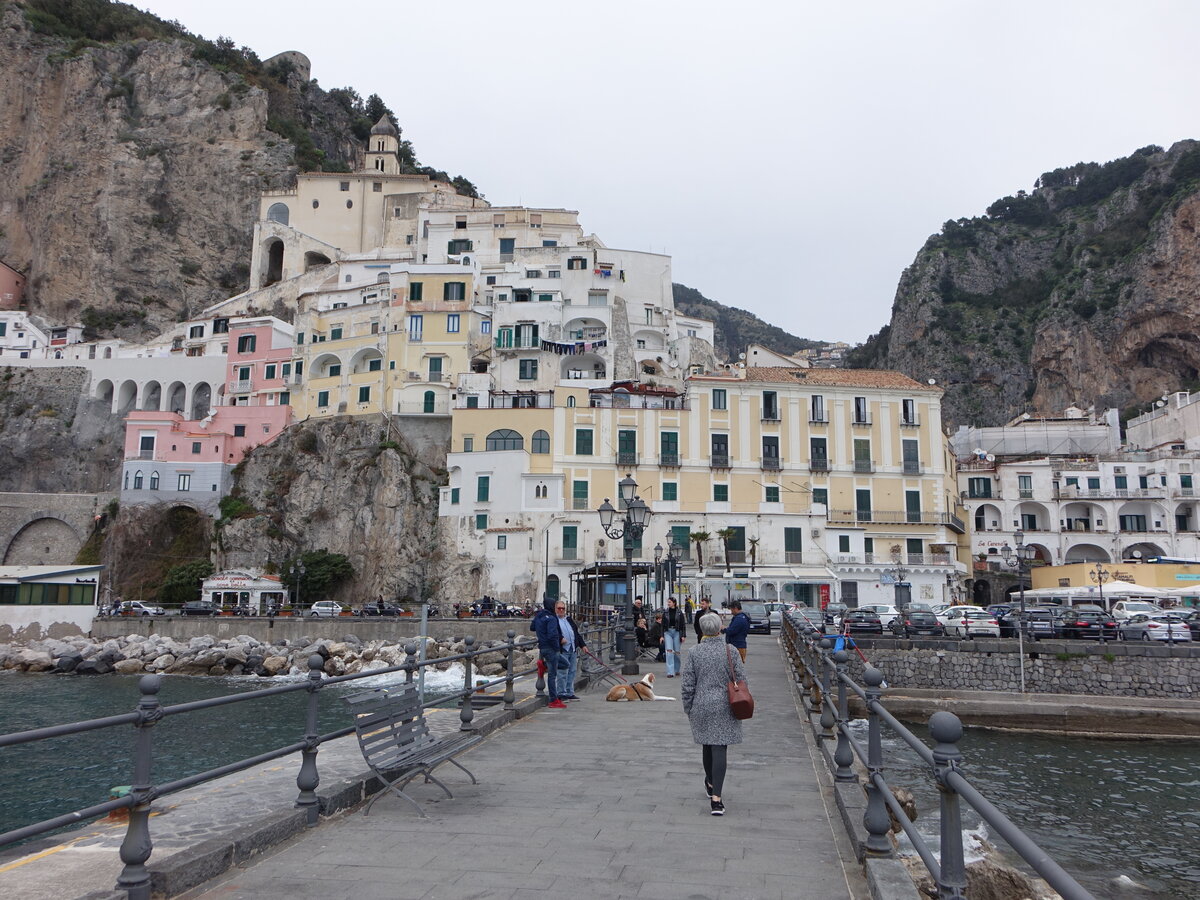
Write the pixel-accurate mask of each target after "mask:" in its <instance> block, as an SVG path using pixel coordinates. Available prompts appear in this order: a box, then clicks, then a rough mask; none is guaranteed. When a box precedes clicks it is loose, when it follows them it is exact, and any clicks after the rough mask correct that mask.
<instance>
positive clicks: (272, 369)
mask: <svg viewBox="0 0 1200 900" xmlns="http://www.w3.org/2000/svg"><path fill="white" fill-rule="evenodd" d="M278 370H279V367H278V366H275V365H270V364H268V365H267V367H266V369H265V370H264V371H263V378H265V379H267V380H268V381H270V380H271V379H273V378H275V373H276V372H277V371H278Z"/></svg>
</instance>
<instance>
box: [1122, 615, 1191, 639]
mask: <svg viewBox="0 0 1200 900" xmlns="http://www.w3.org/2000/svg"><path fill="white" fill-rule="evenodd" d="M1117 639H1118V640H1122V641H1166V642H1167V643H1174V642H1175V641H1190V640H1191V639H1192V629H1190V628H1188V623H1187V622H1185V621H1184V620H1183V617H1182V616H1174V615H1170V614H1168V613H1164V612H1159V613H1154V614H1148V613H1137V614H1136V615H1133V616H1130V617H1129V618H1128V619H1123V620H1121V621H1120V622H1119V623H1118V624H1117Z"/></svg>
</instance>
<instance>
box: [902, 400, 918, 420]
mask: <svg viewBox="0 0 1200 900" xmlns="http://www.w3.org/2000/svg"><path fill="white" fill-rule="evenodd" d="M900 424H902V425H916V424H917V404H916V403H915V402H914V401H912V400H901V401H900Z"/></svg>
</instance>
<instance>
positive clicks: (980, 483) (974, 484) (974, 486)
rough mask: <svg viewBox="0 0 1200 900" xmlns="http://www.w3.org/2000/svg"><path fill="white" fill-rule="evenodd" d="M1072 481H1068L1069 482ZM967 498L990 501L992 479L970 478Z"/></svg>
mask: <svg viewBox="0 0 1200 900" xmlns="http://www.w3.org/2000/svg"><path fill="white" fill-rule="evenodd" d="M1069 480H1070V479H1068V481H1069ZM967 496H968V497H970V498H972V499H976V500H978V499H988V498H990V497H991V496H992V479H991V478H968V479H967Z"/></svg>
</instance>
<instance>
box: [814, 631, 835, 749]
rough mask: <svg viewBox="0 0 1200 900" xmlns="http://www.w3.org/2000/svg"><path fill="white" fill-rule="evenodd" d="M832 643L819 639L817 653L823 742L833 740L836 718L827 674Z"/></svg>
mask: <svg viewBox="0 0 1200 900" xmlns="http://www.w3.org/2000/svg"><path fill="white" fill-rule="evenodd" d="M832 646H833V643H832V642H831V641H830V640H829V638H821V644H820V647H821V649H820V650H819V651H817V663H818V665H820V667H821V735H820V738H821V740H823V741H831V740H833V726H834V723H835V722H837V718H836V717H835V716H834V714H833V701H831V700H830V699H829V698H830V693H829V672H830V670H831V668H832V663H831V662H830V661H829V648H830V647H832Z"/></svg>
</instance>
